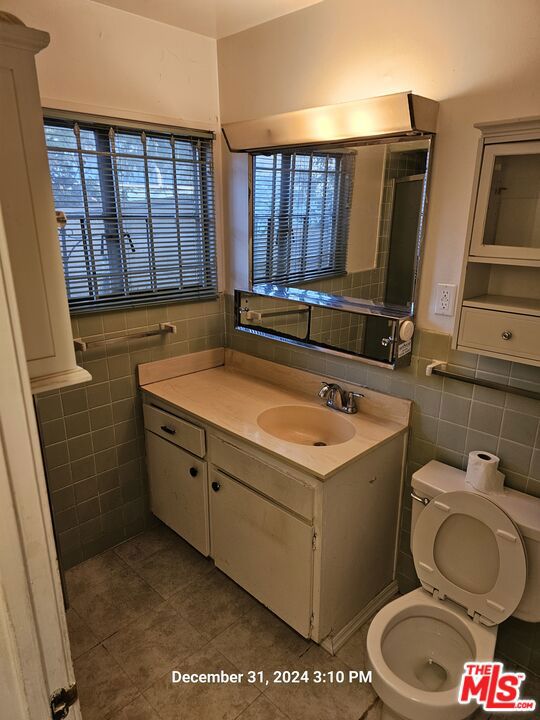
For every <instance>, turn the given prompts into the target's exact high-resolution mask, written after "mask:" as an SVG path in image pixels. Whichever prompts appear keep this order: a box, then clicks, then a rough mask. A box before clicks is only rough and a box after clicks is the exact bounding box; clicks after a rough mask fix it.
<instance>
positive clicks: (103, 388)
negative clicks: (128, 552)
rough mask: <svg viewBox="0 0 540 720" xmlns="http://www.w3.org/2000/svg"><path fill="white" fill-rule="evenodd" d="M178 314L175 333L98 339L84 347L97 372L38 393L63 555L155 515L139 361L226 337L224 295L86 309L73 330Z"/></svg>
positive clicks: (122, 329) (99, 544) (70, 556)
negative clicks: (147, 465) (85, 381)
mask: <svg viewBox="0 0 540 720" xmlns="http://www.w3.org/2000/svg"><path fill="white" fill-rule="evenodd" d="M160 322H172V323H174V324H175V325H176V327H177V333H176V334H175V335H163V336H157V337H151V338H143V339H137V340H125V341H122V342H120V343H118V344H109V345H106V346H103V345H100V346H97V347H96V348H91V349H89V350H88V351H87V352H84V353H78V358H77V362H78V363H79V364H80V365H82V366H83V367H85V368H86V369H87V370H88V371H89V372H90V373H91V374H92V382H91V383H89V384H87V385H80V386H77V387H74V388H66V389H65V390H61V391H54V392H51V393H46V394H42V395H39V396H38V397H37V399H36V405H37V414H38V420H39V429H40V434H41V441H42V445H43V449H44V457H45V466H46V473H47V482H48V487H49V493H50V498H51V505H52V510H53V518H54V523H55V530H56V534H57V542H58V547H59V552H60V560H61V563H62V566H63V567H64V568H69V567H71V566H72V565H76V564H77V563H79V562H81V561H82V560H84V559H86V558H89V557H92V556H93V555H96V554H97V553H99V552H102V551H103V550H105V549H107V548H109V547H112V546H113V545H116V544H118V543H119V542H122V541H123V540H125V539H126V538H128V537H130V536H132V535H135V534H137V533H139V532H141V531H142V530H143V529H144V528H145V527H146V525H147V523H148V522H149V513H148V493H147V487H146V473H145V462H144V434H143V422H142V409H141V403H140V397H139V393H138V391H137V380H136V374H135V371H136V367H137V365H138V364H139V363H143V362H149V361H151V360H160V359H163V358H167V357H173V356H176V355H183V354H185V353H190V352H197V351H199V350H205V349H207V348H211V347H219V346H221V345H223V342H224V337H223V335H224V326H223V299H222V298H220V299H218V300H215V301H209V302H204V303H175V304H170V305H160V306H149V307H147V308H140V309H137V310H126V311H121V312H107V313H100V314H91V315H80V316H78V317H75V318H73V319H72V325H73V336H74V337H84V338H85V339H88V340H92V339H101V338H103V337H106V338H112V337H116V336H125V335H128V334H129V333H137V332H141V331H145V330H148V329H155V328H156V327H157V326H158V323H160Z"/></svg>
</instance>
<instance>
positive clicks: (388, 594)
mask: <svg viewBox="0 0 540 720" xmlns="http://www.w3.org/2000/svg"><path fill="white" fill-rule="evenodd" d="M397 592H398V584H397V581H396V580H392V582H391V583H390V584H389V585H387V586H386V587H385V588H384V590H381V592H380V593H379V594H378V595H376V596H375V597H374V598H373V600H371V602H369V603H368V604H367V605H366V607H365V608H363V609H362V610H360V612H359V613H358V614H357V615H355V616H354V617H353V619H352V620H350V621H349V622H348V623H347V624H346V625H345V626H344V627H342V628H341V630H339V631H338V632H337V633H335V634H334V633H330V634H329V635H327V636H326V637H325V638H324V640H322V641H321V642H320V645H321V647H323V648H324V649H325V650H326V651H327V652H329V653H330V655H335V654H336V653H337V651H338V650H339V649H340V648H341V647H343V645H345V643H346V642H347V640H348V639H349V638H350V637H351V636H352V635H354V633H355V632H356V631H357V630H358V628H359V627H362V625H363V624H364V623H366V622H367V621H368V620H369V619H370V618H371V617H373V615H375V613H377V612H379V610H380V609H381V608H382V607H384V606H385V605H387V604H388V603H389V602H390V600H392V598H394V597H395V596H396V595H397Z"/></svg>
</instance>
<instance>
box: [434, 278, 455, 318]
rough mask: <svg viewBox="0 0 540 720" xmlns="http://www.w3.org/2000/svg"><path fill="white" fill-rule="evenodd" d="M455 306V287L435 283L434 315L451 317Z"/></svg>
mask: <svg viewBox="0 0 540 720" xmlns="http://www.w3.org/2000/svg"><path fill="white" fill-rule="evenodd" d="M455 304H456V286H455V285H448V284H447V283H437V292H436V295H435V315H453V314H454V306H455Z"/></svg>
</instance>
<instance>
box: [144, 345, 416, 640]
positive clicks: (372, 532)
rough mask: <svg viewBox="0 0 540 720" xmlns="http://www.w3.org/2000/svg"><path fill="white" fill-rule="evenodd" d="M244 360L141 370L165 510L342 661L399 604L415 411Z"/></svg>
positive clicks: (156, 500) (153, 467) (171, 363)
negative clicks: (339, 397)
mask: <svg viewBox="0 0 540 720" xmlns="http://www.w3.org/2000/svg"><path fill="white" fill-rule="evenodd" d="M322 380H324V378H322V377H319V376H317V375H314V374H311V373H308V372H304V371H301V370H293V369H291V368H287V367H285V366H281V365H278V364H276V363H271V362H267V361H264V360H259V359H257V358H254V357H251V356H247V355H243V354H242V353H237V352H234V351H231V350H223V349H222V348H220V349H218V350H212V351H205V352H202V353H196V354H193V355H189V356H184V357H180V358H171V359H170V360H164V361H158V362H154V363H148V364H146V365H141V366H139V381H140V384H141V387H142V392H143V402H144V422H145V434H146V447H147V464H148V474H149V487H150V503H151V505H150V506H151V510H152V512H153V513H154V514H155V515H156V516H157V517H159V518H160V519H161V520H162V521H163V522H165V523H166V524H167V525H168V526H169V527H171V528H172V529H173V530H175V531H176V532H177V533H178V534H179V535H181V536H182V537H183V538H185V539H186V540H187V541H188V542H189V543H191V544H192V545H193V546H194V547H195V548H196V549H197V550H199V551H200V552H201V553H202V554H203V555H207V556H208V555H209V556H211V557H212V558H213V560H214V562H215V564H216V566H217V567H218V568H220V569H221V570H222V571H223V572H224V573H226V574H227V575H228V576H230V577H231V578H232V579H233V580H234V581H235V582H237V583H238V584H239V585H241V586H242V587H243V588H245V589H246V590H247V591H248V592H249V593H251V594H252V595H253V596H254V597H256V598H257V599H258V600H259V601H260V602H262V603H263V604H264V605H266V606H267V607H268V608H270V610H272V611H273V612H274V613H276V615H278V616H279V617H281V618H282V619H283V620H284V621H285V622H287V623H288V624H289V625H291V627H293V628H294V629H295V630H297V631H298V632H299V633H300V634H302V635H303V636H305V637H311V638H312V639H313V640H315V641H316V642H319V643H321V644H323V645H324V646H325V647H326V648H327V649H328V650H330V651H335V650H337V649H338V647H340V646H341V645H342V644H343V643H344V642H345V641H346V639H347V638H348V637H349V636H350V635H351V634H352V633H353V632H354V630H355V629H356V628H357V627H358V626H359V625H360V624H361V623H362V622H364V621H365V619H366V618H367V617H369V616H370V615H371V614H373V612H375V611H376V610H377V609H378V608H379V607H380V606H381V605H382V604H384V603H385V602H387V600H388V599H389V598H390V597H391V596H392V595H393V594H394V593H395V591H396V584H395V581H394V577H395V561H396V541H397V527H398V517H399V509H400V508H399V506H400V497H401V487H402V481H403V460H404V454H405V449H406V441H407V428H408V423H409V413H410V402H409V401H407V400H402V399H398V398H391V397H389V396H385V395H382V394H381V393H376V392H373V391H371V390H368V389H364V388H355V387H354V386H350V385H347V388H348V389H352V390H361V391H362V393H364V397H363V398H361V399H359V400H358V401H357V402H358V403H359V412H358V413H356V414H352V415H347V414H345V413H341V412H338V411H336V410H332V409H330V408H327V407H325V406H324V402H323V401H322V400H320V399H319V398H318V396H317V393H318V390H319V388H320V383H321V381H322Z"/></svg>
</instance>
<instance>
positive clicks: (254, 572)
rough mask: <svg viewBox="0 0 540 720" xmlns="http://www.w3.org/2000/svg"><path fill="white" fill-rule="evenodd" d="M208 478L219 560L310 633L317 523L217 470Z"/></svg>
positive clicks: (303, 631) (243, 584) (292, 623)
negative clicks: (307, 519)
mask: <svg viewBox="0 0 540 720" xmlns="http://www.w3.org/2000/svg"><path fill="white" fill-rule="evenodd" d="M210 480H211V483H212V489H211V490H210V518H211V520H210V522H211V528H212V557H213V558H214V562H215V564H216V566H217V567H218V568H220V570H223V572H224V573H226V574H227V575H228V576H229V577H231V578H232V579H233V580H234V581H235V582H237V583H238V584H239V585H240V586H241V587H243V588H245V589H246V590H247V591H248V592H249V593H251V594H252V595H254V596H255V597H256V598H257V600H260V601H261V602H262V603H263V604H264V605H266V606H267V607H269V608H270V610H272V612H274V613H276V615H278V616H279V617H280V618H282V619H283V620H285V622H286V623H288V624H289V625H290V626H291V627H293V628H294V629H295V630H297V631H298V632H299V633H300V634H301V635H303V636H304V637H308V635H309V632H310V618H311V606H312V603H311V598H312V574H313V528H312V527H311V526H310V525H308V524H307V523H305V522H304V521H303V520H300V519H299V518H297V517H295V516H294V515H291V514H290V513H288V512H287V511H286V510H283V509H282V508H280V507H278V506H277V505H274V503H272V502H270V501H269V500H266V498H263V497H261V496H260V495H258V494H257V493H256V492H253V490H250V489H249V488H247V487H246V486H245V485H242V484H241V483H239V482H236V480H233V479H232V478H230V477H228V476H227V475H224V474H223V473H220V472H219V471H218V470H213V469H212V470H211V471H210Z"/></svg>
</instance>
